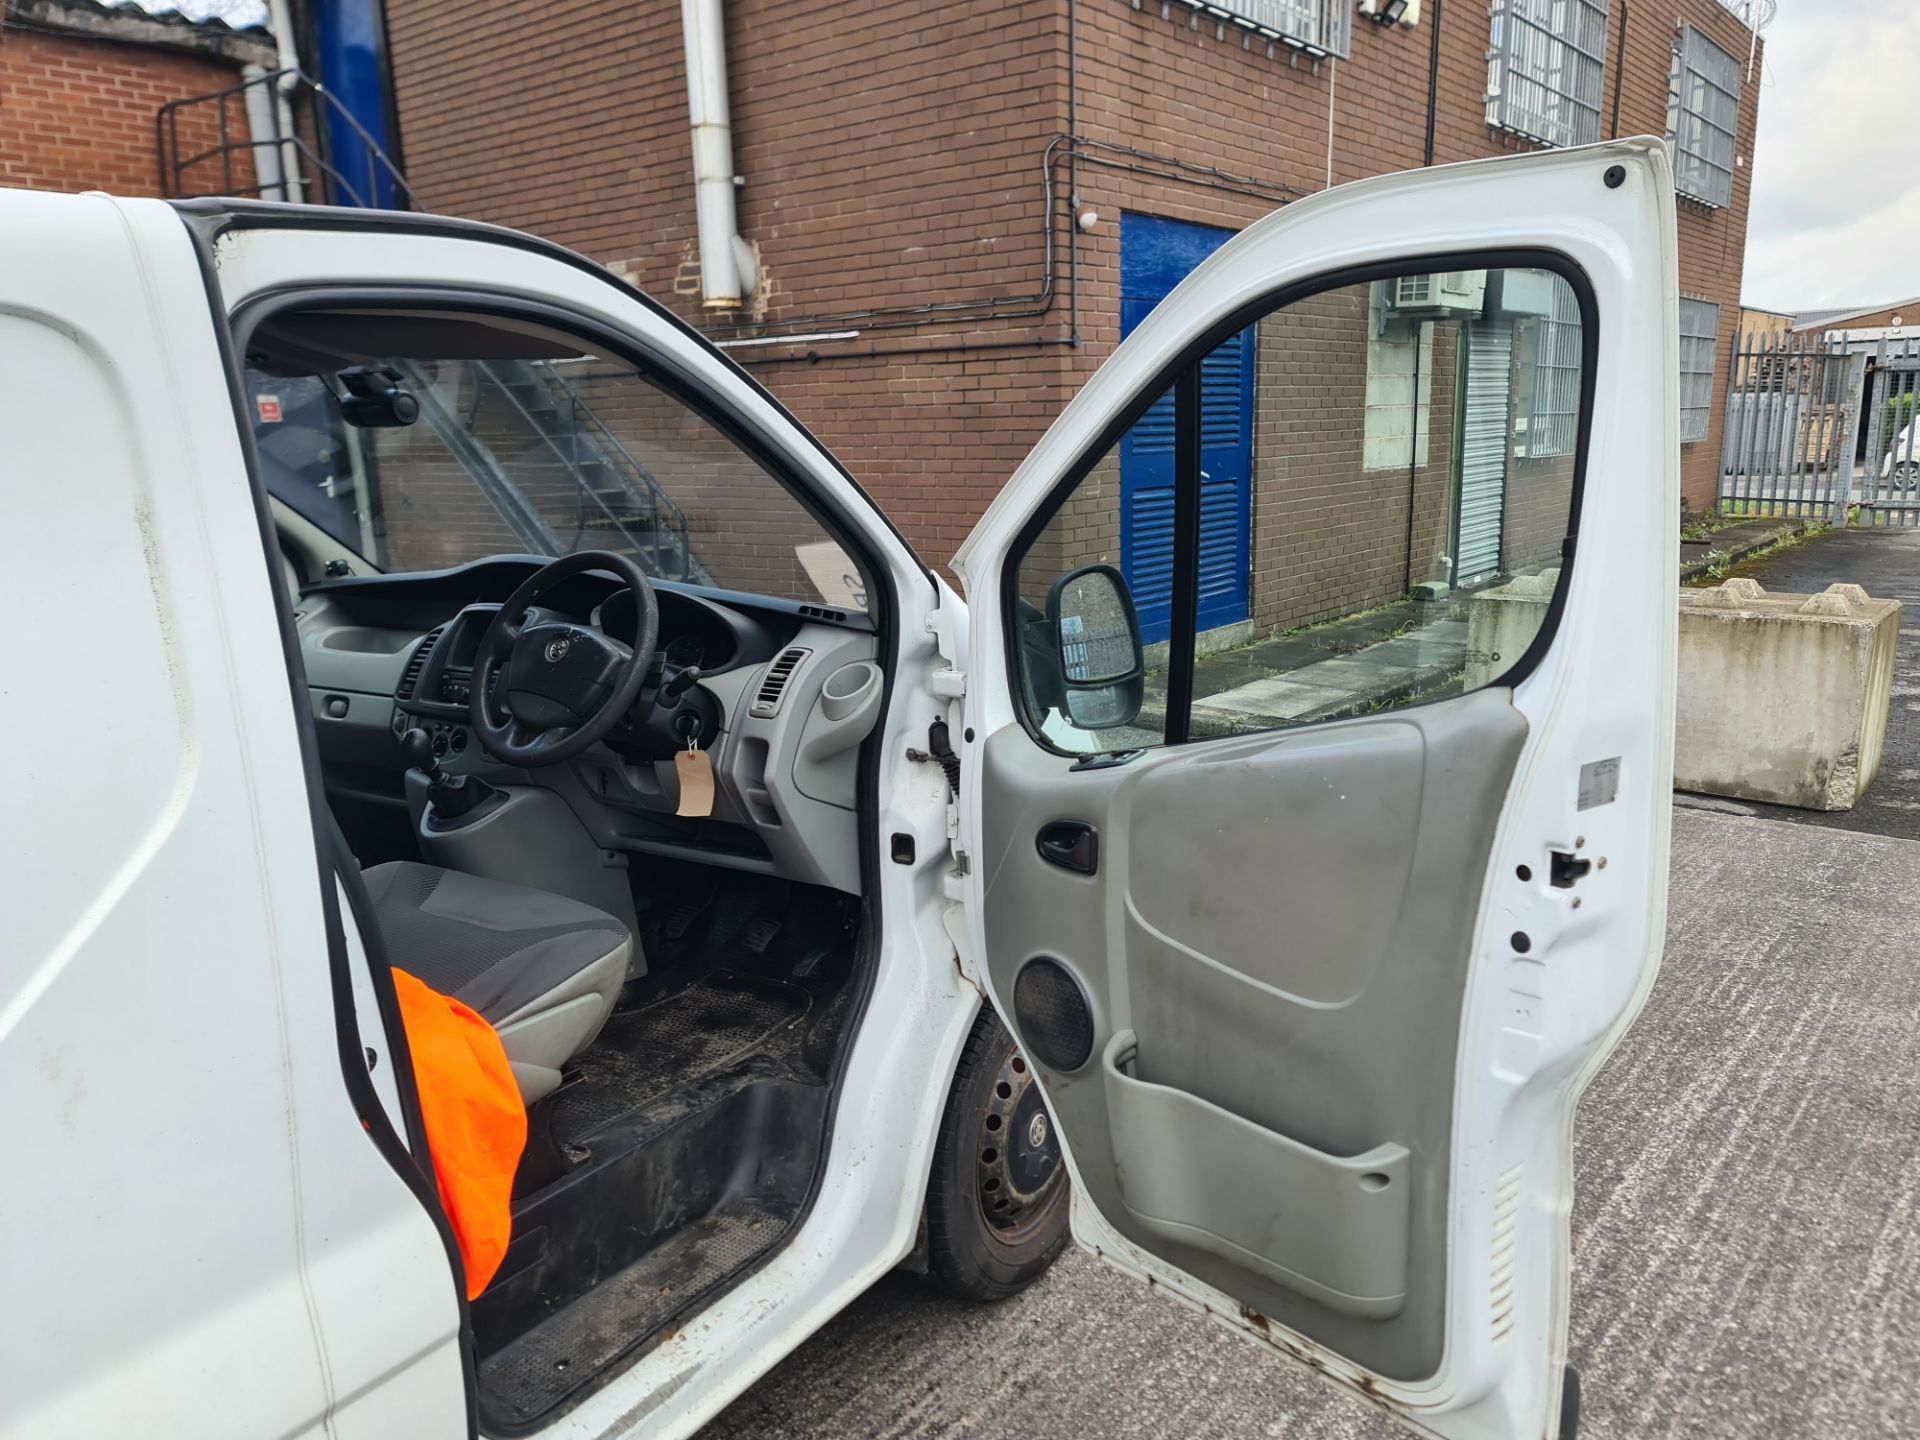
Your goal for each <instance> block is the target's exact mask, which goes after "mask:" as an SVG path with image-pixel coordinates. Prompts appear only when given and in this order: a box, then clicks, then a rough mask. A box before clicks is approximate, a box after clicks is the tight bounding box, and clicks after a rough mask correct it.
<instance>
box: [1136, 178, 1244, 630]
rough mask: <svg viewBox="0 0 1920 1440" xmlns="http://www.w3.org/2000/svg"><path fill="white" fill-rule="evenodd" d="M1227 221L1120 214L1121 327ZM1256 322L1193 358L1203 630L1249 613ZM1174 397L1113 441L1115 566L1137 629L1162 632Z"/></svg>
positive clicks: (1169, 560)
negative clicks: (1117, 517) (1136, 615)
mask: <svg viewBox="0 0 1920 1440" xmlns="http://www.w3.org/2000/svg"><path fill="white" fill-rule="evenodd" d="M1232 233H1233V232H1232V231H1230V230H1220V229H1216V228H1215V227H1213V226H1210V225H1189V224H1186V223H1184V222H1181V221H1177V220H1160V219H1156V218H1154V217H1153V216H1150V215H1134V214H1122V215H1121V217H1120V333H1121V335H1122V337H1125V336H1126V335H1130V334H1132V333H1133V329H1134V327H1135V326H1136V325H1138V324H1139V323H1140V322H1141V321H1142V320H1144V319H1146V317H1147V315H1148V314H1149V313H1150V312H1151V311H1152V310H1153V308H1154V307H1155V306H1156V305H1158V304H1159V303H1160V301H1161V300H1162V299H1164V298H1165V297H1166V295H1167V294H1168V292H1170V291H1171V290H1172V289H1173V288H1174V286H1176V285H1178V284H1179V283H1180V282H1181V281H1182V280H1184V279H1185V278H1186V277H1187V274H1188V272H1190V271H1191V270H1192V269H1193V268H1194V266H1196V265H1198V264H1199V263H1200V262H1201V261H1202V260H1204V259H1206V258H1207V256H1209V255H1211V254H1212V253H1213V252H1214V251H1215V250H1217V249H1218V248H1219V247H1220V245H1221V244H1222V243H1223V242H1224V241H1226V240H1227V239H1228V238H1229V237H1230V236H1231V235H1232ZM1253 347H1254V327H1252V326H1248V327H1247V328H1246V329H1245V330H1243V331H1241V332H1240V333H1239V334H1238V335H1235V336H1233V337H1232V338H1230V339H1228V340H1226V341H1223V342H1222V343H1221V344H1220V345H1219V346H1217V347H1216V348H1215V349H1214V350H1213V351H1212V353H1211V354H1209V355H1208V356H1207V357H1206V358H1205V359H1204V360H1202V361H1201V363H1200V469H1201V482H1200V629H1202V630H1213V629H1217V628H1218V627H1220V626H1222V625H1231V624H1233V623H1234V622H1235V621H1238V620H1244V619H1246V618H1247V569H1248V543H1249V538H1250V537H1249V518H1250V515H1251V510H1252V503H1251V502H1252V494H1253V369H1254V348H1253ZM1173 426H1174V422H1173V396H1172V394H1171V393H1168V394H1166V395H1163V396H1161V397H1160V399H1158V400H1156V401H1155V402H1154V404H1153V406H1152V408H1151V409H1149V410H1148V411H1147V413H1146V414H1144V415H1142V416H1141V417H1140V419H1139V420H1138V421H1137V422H1136V423H1135V424H1134V426H1133V428H1132V429H1131V430H1129V431H1128V432H1127V434H1126V436H1125V437H1124V438H1123V439H1122V440H1121V442H1120V496H1121V526H1120V568H1121V570H1122V572H1123V573H1124V574H1125V575H1126V577H1127V584H1128V585H1129V586H1130V587H1131V588H1132V590H1133V599H1134V605H1135V606H1136V608H1137V609H1138V610H1139V612H1140V628H1141V634H1142V638H1144V639H1145V640H1146V642H1147V643H1148V644H1150V645H1151V644H1154V643H1156V642H1158V641H1162V640H1165V639H1166V638H1167V636H1168V633H1169V627H1170V620H1171V614H1172V601H1173V445H1174V428H1173Z"/></svg>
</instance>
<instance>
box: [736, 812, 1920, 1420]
mask: <svg viewBox="0 0 1920 1440" xmlns="http://www.w3.org/2000/svg"><path fill="white" fill-rule="evenodd" d="M1916 894H1920V844H1915V843H1913V842H1908V841H1902V840H1892V839H1882V838H1879V837H1876V836H1868V835H1831V834H1823V833H1820V832H1818V831H1816V830H1812V829H1809V828H1806V827H1803V826H1797V825H1780V824H1775V823H1772V822H1770V821H1765V820H1757V819H1750V818H1746V817H1743V816H1739V815H1729V814H1725V813H1713V812H1707V811H1700V810H1693V809H1684V810H1681V811H1679V812H1678V813H1676V815H1675V820H1674V864H1673V887H1672V903H1671V906H1670V910H1669V915H1670V920H1669V924H1668V932H1667V934H1668V945H1667V959H1666V965H1665V968H1664V969H1663V970H1662V973H1661V976H1660V982H1659V984H1658V985H1657V986H1656V987H1655V988H1654V991H1653V994H1652V996H1651V997H1650V998H1649V1000H1648V1002H1647V1006H1646V1009H1645V1010H1644V1011H1643V1012H1642V1014H1641V1016H1640V1019H1639V1021H1638V1023H1637V1024H1636V1025H1635V1026H1634V1028H1633V1030H1632V1031H1630V1032H1629V1033H1628V1035H1627V1038H1626V1040H1625V1042H1624V1043H1623V1044H1622V1046H1621V1048H1620V1050H1619V1051H1617V1052H1616V1053H1615V1055H1614V1057H1613V1059H1612V1061H1611V1062H1610V1063H1609V1064H1608V1065H1607V1067H1606V1068H1605V1069H1604V1070H1603V1071H1602V1072H1601V1074H1600V1075H1599V1077H1598V1078H1597V1079H1596V1080H1595V1082H1594V1084H1593V1086H1592V1088H1591V1089H1590V1090H1589V1091H1588V1093H1587V1097H1586V1100H1585V1102H1584V1103H1583V1104H1582V1106H1581V1109H1580V1114H1579V1119H1578V1122H1577V1127H1576V1152H1575V1153H1576V1163H1577V1165H1578V1177H1579V1187H1580V1188H1579V1198H1578V1202H1577V1204H1576V1206H1575V1209H1574V1216H1573V1231H1574V1322H1573V1336H1572V1351H1573V1360H1574V1363H1575V1364H1576V1365H1577V1366H1578V1367H1579V1369H1580V1371H1581V1373H1582V1379H1583V1381H1584V1401H1585V1415H1584V1421H1583V1423H1582V1425H1581V1429H1580V1434H1581V1436H1582V1440H1775V1437H1815V1436H1817V1437H1821V1440H1868V1437H1875V1440H1879V1437H1891V1436H1912V1435H1920V1381H1917V1380H1916V1378H1915V1377H1916V1376H1920V1165H1916V1164H1915V1156H1916V1153H1920V963H1916V958H1917V957H1920V929H1917V927H1920V909H1916V907H1914V906H1913V904H1912V902H1911V899H1910V897H1912V896H1914V895H1916ZM1403 1433H1404V1432H1403V1431H1401V1430H1399V1429H1397V1428H1395V1427H1393V1426H1392V1425H1391V1424H1389V1423H1388V1422H1387V1421H1386V1420H1384V1419H1383V1418H1381V1417H1380V1416H1379V1415H1377V1414H1376V1413H1375V1412H1373V1411H1372V1410H1370V1409H1369V1408H1368V1407H1367V1406H1365V1405H1364V1404H1363V1403H1361V1402H1360V1401H1358V1400H1355V1399H1352V1398H1349V1397H1348V1396H1346V1395H1345V1394H1344V1393H1342V1392H1335V1391H1332V1390H1329V1389H1327V1388H1326V1387H1325V1386H1324V1384H1323V1383H1322V1382H1318V1381H1315V1380H1312V1379H1310V1378H1307V1377H1304V1376H1303V1375H1301V1374H1300V1373H1299V1372H1298V1371H1297V1370H1295V1369H1293V1368H1291V1367H1289V1366H1287V1365H1285V1364H1284V1363H1282V1362H1281V1361H1280V1360H1278V1359H1277V1358H1275V1357H1274V1356H1273V1355H1272V1353H1271V1352H1269V1351H1267V1350H1265V1349H1263V1348H1261V1347H1259V1346H1256V1345H1254V1344H1252V1343H1251V1342H1248V1341H1246V1340H1243V1339H1241V1338H1240V1337H1239V1336H1237V1335H1234V1334H1231V1333H1229V1332H1227V1331H1225V1330H1224V1329H1222V1328H1220V1327H1218V1326H1216V1325H1212V1324H1209V1323H1206V1322H1204V1321H1202V1320H1200V1319H1199V1318H1197V1317H1195V1316H1194V1315H1192V1314H1191V1313H1189V1312H1187V1311H1185V1310H1183V1309H1181V1308H1180V1307H1178V1306H1175V1305H1173V1304H1171V1303H1169V1302H1167V1301H1165V1300H1163V1299H1160V1298H1158V1297H1154V1296H1151V1295H1149V1294H1147V1293H1146V1292H1144V1291H1143V1290H1141V1289H1140V1288H1139V1287H1137V1286H1136V1285H1134V1284H1133V1283H1132V1282H1131V1281H1128V1280H1125V1279H1123V1278H1121V1277H1119V1276H1117V1275H1114V1274H1112V1273H1111V1272H1109V1271H1107V1270H1106V1269H1105V1268H1104V1267H1102V1266H1101V1265H1099V1264H1098V1263H1096V1262H1094V1261H1092V1260H1090V1259H1088V1258H1086V1257H1085V1256H1083V1255H1081V1254H1080V1253H1079V1252H1077V1251H1074V1252H1069V1254H1068V1255H1067V1256H1065V1257H1064V1258H1063V1259H1062V1261H1061V1263H1060V1264H1058V1265H1056V1266H1055V1267H1054V1269H1053V1270H1052V1271H1051V1272H1050V1273H1049V1274H1048V1275H1047V1277H1046V1278H1044V1279H1043V1280H1042V1281H1041V1282H1040V1283H1039V1284H1038V1285H1036V1286H1034V1288H1033V1289H1031V1290H1029V1291H1028V1292H1027V1293H1026V1294H1024V1295H1022V1296H1020V1297H1019V1298H1017V1299H1015V1300H1012V1301H1009V1302H1007V1303H1006V1304H1004V1305H1001V1306H996V1307H990V1308H981V1307H972V1306H965V1305H960V1304H956V1303H954V1302H951V1301H947V1300H943V1299H940V1298H938V1297H935V1296H933V1295H930V1294H928V1293H927V1292H925V1291H923V1290H921V1289H920V1288H919V1287H917V1286H914V1285H912V1284H910V1283H908V1282H906V1281H903V1280H889V1281H887V1282H885V1283H883V1284H882V1285H881V1286H880V1287H879V1288H877V1289H876V1290H874V1291H872V1292H870V1293H869V1294H867V1295H866V1296H864V1297H862V1298H861V1299H860V1300H858V1301H856V1302H855V1303H854V1304H853V1306H852V1307H851V1308H850V1309H849V1310H848V1311H846V1312H845V1313H844V1314H843V1315H842V1316H841V1317H840V1318H839V1319H837V1320H836V1321H834V1322H833V1323H832V1324H831V1325H829V1326H828V1327H827V1328H826V1329H825V1330H824V1331H822V1332H821V1333H820V1334H819V1335H818V1336H816V1337H815V1338H814V1339H813V1340H812V1341H810V1342H809V1343H808V1344H806V1345H805V1346H803V1347H802V1348H801V1349H800V1350H799V1351H797V1352H796V1353H795V1354H794V1355H793V1356H792V1357H790V1358H789V1359H788V1360H787V1361H785V1362H784V1363H783V1364H781V1365H780V1366H779V1367H778V1368H776V1369H775V1370H774V1371H773V1373H772V1374H771V1375H769V1376H768V1377H767V1378H766V1379H765V1380H764V1381H762V1382H761V1383H760V1384H759V1385H757V1386H755V1387H754V1388H753V1389H751V1390H750V1391H748V1392H747V1394H746V1395H744V1396H743V1397H742V1398H741V1399H740V1400H738V1401H736V1402H735V1403H734V1405H733V1406H732V1407H731V1408H729V1409H728V1410H727V1411H726V1412H725V1413H723V1414H722V1415H721V1416H719V1417H718V1418H717V1419H716V1420H715V1421H714V1423H713V1424H712V1426H710V1427H709V1429H708V1430H707V1432H706V1434H707V1436H708V1437H709V1440H748V1437H769V1440H771V1437H791V1440H816V1437H817V1440H861V1437H909V1436H911V1437H946V1436H954V1437H958V1436H976V1435H978V1436H1001V1435H1039V1436H1045V1437H1048V1440H1104V1437H1111V1440H1132V1437H1140V1440H1164V1437H1185V1436H1195V1437H1198V1436H1205V1437H1220V1440H1239V1437H1247V1440H1253V1437H1282V1440H1386V1437H1388V1436H1398V1435H1402V1434H1403Z"/></svg>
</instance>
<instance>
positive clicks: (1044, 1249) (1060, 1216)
mask: <svg viewBox="0 0 1920 1440" xmlns="http://www.w3.org/2000/svg"><path fill="white" fill-rule="evenodd" d="M1067 1202H1068V1194H1067V1167H1066V1163H1065V1162H1064V1161H1063V1160H1062V1159H1061V1158H1060V1141H1059V1137H1058V1136H1057V1135H1056V1134H1055V1133H1054V1125H1053V1117H1052V1116H1051V1115H1049V1114H1048V1113H1047V1108H1046V1106H1045V1105H1044V1104H1043V1103H1042V1102H1041V1099H1040V1088H1039V1086H1037V1085H1035V1084H1034V1083H1033V1071H1032V1070H1031V1068H1029V1066H1028V1065H1027V1061H1026V1057H1025V1056H1023V1055H1022V1054H1021V1053H1020V1051H1019V1048H1018V1047H1017V1046H1016V1045H1015V1044H1014V1042H1013V1037H1012V1036H1011V1035H1009V1034H1008V1033H1007V1027H1006V1026H1004V1025H1002V1024H1001V1023H1000V1017H999V1016H998V1015H996V1014H994V1013H993V1011H992V1010H991V1009H984V1010H982V1011H981V1012H980V1018H979V1019H978V1020H976V1021H975V1022H974V1026H973V1033H972V1034H971V1035H970V1036H968V1037H967V1045H966V1049H965V1050H963V1051H962V1052H961V1054H960V1064H959V1066H958V1068H957V1069H956V1070H955V1071H954V1078H953V1089H952V1090H951V1091H950V1092H949V1093H948V1095H947V1111H946V1114H945V1116H944V1117H943V1118H942V1119H941V1122H940V1140H939V1144H938V1145H937V1147H936V1148H935V1153H934V1157H933V1175H932V1178H931V1179H930V1181H929V1182H928V1185H927V1280H928V1282H929V1283H931V1284H932V1285H934V1286H935V1287H937V1288H938V1289H941V1290H944V1291H945V1292H946V1293H947V1294H949V1295H953V1296H955V1297H957V1298H959V1299H962V1300H977V1301H988V1300H1005V1299H1006V1298H1008V1297H1009V1296H1011V1295H1017V1294H1019V1293H1020V1292H1021V1291H1022V1290H1024V1289H1026V1288H1027V1286H1029V1285H1031V1284H1032V1283H1033V1282H1034V1281H1035V1280H1037V1279H1039V1278H1040V1276H1041V1274H1042V1273H1043V1272H1044V1271H1045V1270H1046V1268H1047V1267H1048V1266H1049V1265H1051V1264H1052V1263H1053V1262H1054V1258H1055V1257H1056V1256H1058V1255H1059V1253H1060V1252H1061V1250H1062V1249H1064V1248H1065V1246H1066V1243H1067Z"/></svg>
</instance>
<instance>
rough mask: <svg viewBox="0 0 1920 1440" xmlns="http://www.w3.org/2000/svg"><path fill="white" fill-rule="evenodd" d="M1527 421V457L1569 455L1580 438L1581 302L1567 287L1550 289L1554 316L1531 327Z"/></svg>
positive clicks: (1559, 286)
mask: <svg viewBox="0 0 1920 1440" xmlns="http://www.w3.org/2000/svg"><path fill="white" fill-rule="evenodd" d="M1534 334H1535V338H1534V355H1533V396H1532V411H1533V413H1532V418H1531V420H1530V421H1529V423H1528V426H1527V432H1528V440H1527V454H1528V455H1530V456H1532V457H1534V458H1536V459H1541V458H1546V457H1550V456H1555V455H1571V454H1573V447H1574V441H1575V439H1576V438H1577V436H1578V435H1579V432H1580V302H1579V301H1578V300H1577V299H1576V298H1575V297H1574V293H1573V289H1572V287H1571V286H1568V285H1555V286H1554V287H1553V314H1552V316H1551V317H1547V318H1543V319H1541V320H1538V321H1536V322H1535V327H1534Z"/></svg>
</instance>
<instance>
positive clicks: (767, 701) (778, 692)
mask: <svg viewBox="0 0 1920 1440" xmlns="http://www.w3.org/2000/svg"><path fill="white" fill-rule="evenodd" d="M812 653H813V652H812V651H811V650H805V649H802V648H801V647H799V646H797V645H796V646H794V647H793V648H792V649H791V650H782V651H781V652H780V653H779V654H778V655H776V656H774V658H773V663H772V664H771V665H769V666H767V673H766V675H765V676H764V677H763V678H762V679H761V681H760V689H759V692H758V693H757V694H755V696H754V697H753V705H752V706H751V707H750V708H749V710H748V712H747V713H748V714H750V715H752V716H753V717H754V718H755V719H756V720H771V719H773V717H774V716H776V715H778V714H779V713H780V702H781V700H783V699H784V698H786V693H787V682H788V681H789V680H791V679H793V672H794V671H795V670H798V669H799V668H800V662H801V661H802V660H804V659H806V658H807V656H809V655H811V654H812Z"/></svg>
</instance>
